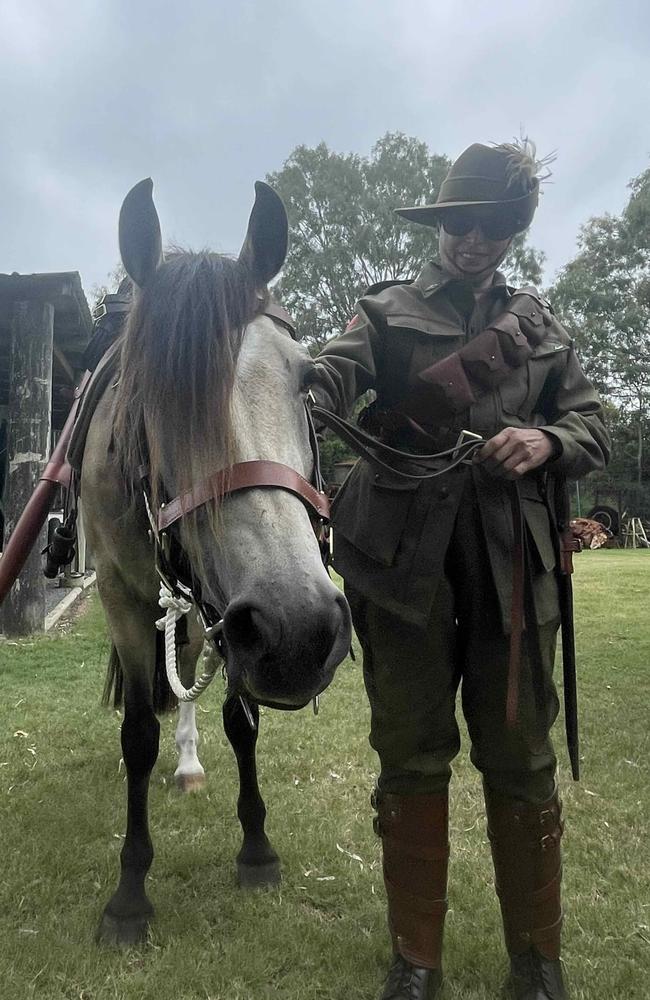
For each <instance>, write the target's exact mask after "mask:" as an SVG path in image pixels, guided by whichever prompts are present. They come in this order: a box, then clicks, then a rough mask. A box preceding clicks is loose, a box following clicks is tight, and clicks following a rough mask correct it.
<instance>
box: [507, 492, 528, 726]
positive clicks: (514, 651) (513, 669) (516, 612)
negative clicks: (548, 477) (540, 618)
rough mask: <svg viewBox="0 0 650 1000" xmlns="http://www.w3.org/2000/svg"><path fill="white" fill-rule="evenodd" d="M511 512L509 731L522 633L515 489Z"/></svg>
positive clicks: (520, 520) (520, 519) (519, 515)
mask: <svg viewBox="0 0 650 1000" xmlns="http://www.w3.org/2000/svg"><path fill="white" fill-rule="evenodd" d="M510 506H511V510H512V530H513V533H514V545H513V548H512V599H511V603H510V655H509V660H508V687H507V692H506V723H507V725H508V726H509V727H510V728H511V729H512V728H514V726H515V725H516V724H517V714H518V709H519V677H520V673H521V638H522V633H523V630H524V530H525V529H524V515H523V511H522V509H521V499H520V497H519V491H518V489H517V487H516V486H513V488H512V490H511V493H510Z"/></svg>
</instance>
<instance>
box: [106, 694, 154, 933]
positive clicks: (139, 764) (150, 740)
mask: <svg viewBox="0 0 650 1000" xmlns="http://www.w3.org/2000/svg"><path fill="white" fill-rule="evenodd" d="M159 733H160V725H159V723H158V720H157V718H156V716H155V715H154V711H153V707H152V701H151V690H150V686H146V687H145V686H143V685H140V684H138V685H133V684H130V683H129V682H128V678H125V697H124V721H123V723H122V756H123V758H124V766H125V768H126V778H127V821H126V837H125V840H124V846H123V847H122V853H121V866H122V868H121V875H120V881H119V884H118V887H117V890H116V891H115V893H114V894H113V896H112V897H111V899H110V900H109V901H108V903H107V905H106V908H105V909H104V913H103V915H102V919H101V921H100V924H99V928H98V930H97V940H98V941H99V942H101V943H102V944H117V945H131V944H136V943H137V942H139V941H142V940H143V939H144V938H145V937H146V934H147V929H148V926H149V921H150V920H151V917H152V916H153V906H152V905H151V903H150V901H149V899H148V898H147V894H146V892H145V888H144V881H145V877H146V874H147V872H148V871H149V868H150V866H151V862H152V860H153V845H152V843H151V837H150V836H149V822H148V809H147V800H148V795H149V777H150V775H151V771H152V768H153V766H154V764H155V763H156V759H157V757H158V738H159Z"/></svg>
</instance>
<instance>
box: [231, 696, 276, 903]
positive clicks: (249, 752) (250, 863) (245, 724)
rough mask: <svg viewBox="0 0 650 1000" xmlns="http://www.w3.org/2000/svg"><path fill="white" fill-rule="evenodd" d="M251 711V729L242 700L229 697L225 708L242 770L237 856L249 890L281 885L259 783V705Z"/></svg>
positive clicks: (239, 872) (242, 881)
mask: <svg viewBox="0 0 650 1000" xmlns="http://www.w3.org/2000/svg"><path fill="white" fill-rule="evenodd" d="M250 709H251V715H252V719H253V721H254V723H255V728H252V727H251V724H250V722H249V720H248V718H247V716H246V713H245V712H244V709H243V707H242V704H241V702H240V700H239V698H228V699H227V700H226V701H225V703H224V706H223V725H224V729H225V732H226V736H227V737H228V740H229V741H230V745H231V746H232V748H233V750H234V751H235V756H236V758H237V768H238V771H239V798H238V800H237V815H238V817H239V822H240V823H241V826H242V830H243V833H244V840H243V843H242V847H241V850H240V852H239V854H238V855H237V878H238V881H239V884H240V885H241V886H243V887H245V888H259V887H263V886H269V885H278V884H279V882H280V859H279V857H278V855H277V854H276V853H275V851H274V850H273V848H272V847H271V843H270V841H269V839H268V837H267V836H266V834H265V832H264V821H265V819H266V808H265V806H264V801H263V799H262V796H261V795H260V789H259V785H258V783H257V764H256V761H255V746H256V743H257V729H258V725H259V710H258V708H257V705H251V706H250Z"/></svg>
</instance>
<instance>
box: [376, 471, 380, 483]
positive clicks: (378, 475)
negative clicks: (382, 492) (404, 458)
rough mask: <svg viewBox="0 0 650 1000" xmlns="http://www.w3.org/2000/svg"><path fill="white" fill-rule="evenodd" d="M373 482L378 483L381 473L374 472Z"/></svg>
mask: <svg viewBox="0 0 650 1000" xmlns="http://www.w3.org/2000/svg"><path fill="white" fill-rule="evenodd" d="M375 482H376V483H380V482H381V473H379V472H375Z"/></svg>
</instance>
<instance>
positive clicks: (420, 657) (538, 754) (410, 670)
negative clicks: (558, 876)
mask: <svg viewBox="0 0 650 1000" xmlns="http://www.w3.org/2000/svg"><path fill="white" fill-rule="evenodd" d="M468 479H469V477H468ZM533 570H534V572H535V575H534V590H535V593H536V597H537V596H538V597H539V599H540V603H542V602H543V603H544V606H545V607H547V608H548V606H549V605H548V602H549V599H550V600H551V601H553V600H555V601H557V586H556V582H555V578H554V574H553V573H546V572H544V571H543V568H541V567H533ZM346 596H347V598H348V600H349V602H350V607H351V609H352V618H353V621H354V626H355V629H356V632H357V635H358V637H359V641H360V643H361V646H362V649H363V669H364V678H365V684H366V690H367V692H368V698H369V700H370V707H371V711H372V724H371V732H370V743H371V745H372V746H373V747H374V749H375V750H376V751H377V753H378V754H379V759H380V763H381V771H380V777H379V788H380V790H381V791H382V792H393V793H396V794H418V793H422V794H426V793H437V792H444V791H445V790H446V788H447V785H448V783H449V779H450V777H451V761H452V760H453V759H454V757H455V756H456V754H457V753H458V751H459V749H460V733H459V730H458V725H457V722H456V696H457V692H458V689H459V687H460V691H461V699H462V707H463V713H464V715H465V719H466V722H467V726H468V729H469V735H470V739H471V759H472V762H473V763H474V765H475V766H476V767H477V768H478V770H479V771H481V772H482V774H483V777H484V780H485V782H486V783H487V785H488V786H489V787H490V788H492V789H494V791H497V792H501V793H502V794H504V795H508V796H511V797H513V798H517V799H522V800H524V801H527V802H532V803H541V802H545V801H546V800H547V799H548V798H550V796H551V795H552V794H553V791H554V788H555V770H556V758H555V754H554V751H553V745H552V743H551V740H550V738H549V735H548V734H549V731H550V729H551V726H552V725H553V722H554V721H555V719H556V717H557V713H558V708H559V702H558V697H557V692H556V690H555V685H554V683H553V663H554V659H555V646H556V638H557V631H558V627H559V609H558V616H557V618H556V619H554V620H553V621H551V622H550V623H548V624H545V625H542V626H538V628H539V635H540V645H541V650H542V658H543V668H544V688H545V701H546V720H545V722H546V726H545V733H544V736H543V738H542V737H541V734H540V733H539V727H538V726H536V725H535V708H534V700H533V693H532V686H531V680H530V669H529V664H528V659H527V656H526V651H525V645H526V644H525V643H524V644H523V650H522V668H521V680H520V696H519V720H518V724H517V726H516V727H515V728H508V726H507V725H506V688H507V674H508V659H509V638H508V636H506V635H504V634H503V630H502V626H501V617H500V614H499V608H498V603H497V596H496V591H495V587H494V582H493V579H492V574H491V570H490V566H489V562H488V556H487V550H486V547H485V540H484V537H483V529H482V525H481V519H480V512H479V510H478V505H477V503H476V501H475V493H474V490H473V488H472V485H471V480H470V481H469V482H468V487H467V490H466V492H465V494H464V497H463V500H462V503H461V506H460V508H459V512H458V517H457V520H456V524H455V528H454V532H453V535H452V538H451V541H450V544H449V548H448V551H447V554H446V559H445V571H444V575H443V577H442V578H441V579H440V581H439V583H438V586H437V589H436V596H435V600H434V604H433V609H432V613H431V617H430V620H429V623H428V626H427V628H426V629H421V628H419V627H417V626H415V625H412V624H410V623H408V622H405V621H403V620H402V619H401V618H399V617H396V616H394V615H391V614H389V613H388V612H386V611H384V610H383V609H382V608H380V607H378V606H377V605H375V604H373V603H372V602H371V601H369V600H367V599H366V598H365V597H363V596H362V595H361V594H359V593H358V592H356V591H355V590H353V589H351V588H350V587H346Z"/></svg>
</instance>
